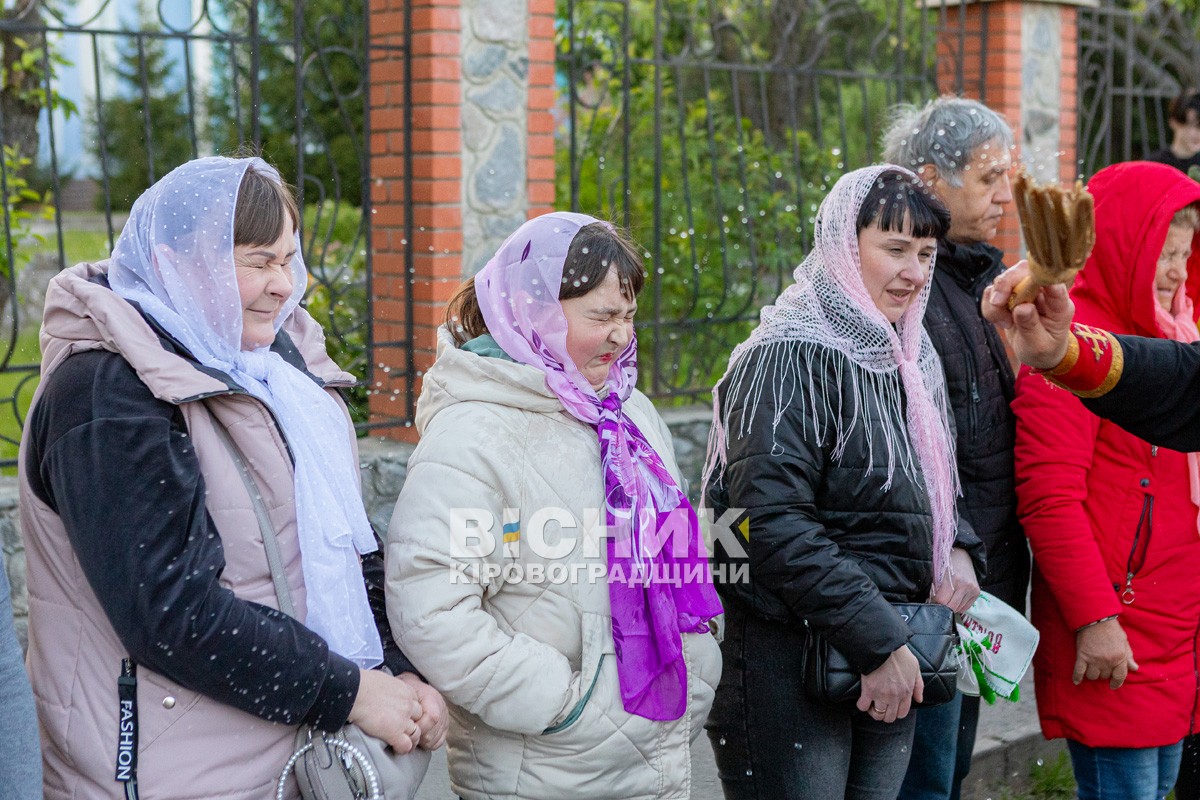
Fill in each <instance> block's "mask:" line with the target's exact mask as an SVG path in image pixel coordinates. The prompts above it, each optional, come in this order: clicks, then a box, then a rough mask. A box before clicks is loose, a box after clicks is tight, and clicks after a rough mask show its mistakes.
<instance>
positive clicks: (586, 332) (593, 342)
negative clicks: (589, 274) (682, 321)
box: [560, 267, 637, 389]
mask: <svg viewBox="0 0 1200 800" xmlns="http://www.w3.org/2000/svg"><path fill="white" fill-rule="evenodd" d="M560 302H561V304H562V310H563V314H565V315H566V317H567V354H568V355H569V356H571V360H572V361H574V362H575V366H576V367H577V368H578V369H579V371H580V372H581V373H583V377H584V378H586V379H587V382H588V383H589V384H591V387H592V388H593V389H600V388H602V387H603V386H604V382H605V381H606V380H607V379H608V371H609V370H610V369H611V368H612V364H613V361H614V360H615V359H616V357H617V356H618V355H619V354H620V353H621V351H622V350H624V349H625V346H626V345H627V344H629V340H630V338H632V336H633V315H634V313H635V312H636V311H637V301H636V300H627V299H625V297H624V295H622V294H621V282H620V278H619V277H618V275H617V270H616V269H615V268H611V267H610V268H609V270H608V274H607V275H605V276H604V280H603V281H601V282H600V284H599V285H598V286H597V287H596V288H595V289H593V290H592V291H590V292H588V293H587V294H585V295H581V296H580V297H572V298H570V299H568V300H562V301H560Z"/></svg>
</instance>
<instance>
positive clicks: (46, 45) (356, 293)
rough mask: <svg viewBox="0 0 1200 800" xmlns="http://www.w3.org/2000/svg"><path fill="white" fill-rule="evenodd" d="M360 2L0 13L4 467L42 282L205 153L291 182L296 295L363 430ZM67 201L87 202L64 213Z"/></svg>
mask: <svg viewBox="0 0 1200 800" xmlns="http://www.w3.org/2000/svg"><path fill="white" fill-rule="evenodd" d="M367 6H368V2H367V0H352V1H351V2H344V0H338V2H333V0H209V2H207V3H202V4H199V5H198V6H197V4H194V3H189V2H178V3H175V2H171V0H157V2H154V3H149V2H147V3H139V4H137V6H136V7H135V6H134V4H132V3H125V2H113V0H104V2H102V3H100V4H99V6H98V7H95V6H93V7H95V9H96V10H95V11H94V13H90V14H88V15H77V14H76V12H75V11H74V9H73V7H72V6H71V4H57V5H55V4H49V3H43V2H41V0H24V2H18V3H17V4H16V5H15V6H13V5H12V4H6V6H5V9H6V10H4V11H0V49H2V57H3V59H4V65H5V67H6V73H5V74H6V75H7V78H6V82H5V83H4V84H3V85H0V101H2V102H0V144H2V145H3V147H4V153H5V154H6V158H4V159H2V160H0V195H2V196H3V197H4V198H7V199H8V202H6V203H3V206H4V214H3V219H2V220H0V221H2V223H3V226H4V242H3V243H2V245H0V270H2V271H3V274H2V275H0V303H2V304H3V306H4V308H5V309H6V313H5V316H4V319H3V332H2V333H0V465H11V463H12V461H11V460H12V458H13V457H14V456H15V452H16V450H15V448H16V441H17V439H18V437H19V434H20V426H21V424H22V422H23V418H24V412H25V409H26V408H27V407H28V403H29V397H30V394H31V392H32V388H33V386H35V385H36V377H37V371H38V367H37V358H38V353H37V345H36V327H37V322H38V320H39V319H40V313H41V309H40V301H39V300H38V297H39V294H38V288H37V284H38V282H39V281H41V282H42V283H44V281H45V280H46V279H48V276H50V275H52V274H53V273H54V272H56V271H57V270H59V269H61V268H63V267H64V266H68V265H70V264H72V263H75V262H77V261H81V260H96V259H99V258H104V257H106V256H107V254H108V252H109V251H110V250H111V247H112V243H113V239H114V236H115V234H116V233H117V232H119V230H120V226H121V225H122V223H123V220H124V215H123V211H124V210H126V209H128V207H129V204H130V203H131V202H132V201H133V199H134V198H136V197H137V195H138V194H140V193H141V191H143V190H144V189H145V188H146V187H147V186H148V185H149V184H150V183H152V182H153V181H155V180H156V179H157V178H159V177H161V176H162V175H163V174H165V173H166V172H167V171H169V170H170V169H172V168H174V167H175V166H177V165H178V164H179V163H182V162H183V161H185V160H187V159H190V158H193V157H196V156H198V155H205V154H209V153H226V154H228V153H235V152H239V151H240V152H247V151H254V152H261V153H262V155H263V156H264V157H266V158H267V159H268V160H270V161H272V162H273V163H275V164H276V165H277V166H278V167H279V168H280V171H281V173H282V174H283V175H284V176H285V179H287V180H289V181H291V182H293V183H294V184H295V186H296V192H297V196H298V199H299V200H300V203H301V207H302V209H303V222H302V243H303V247H304V254H305V260H306V262H307V265H308V268H309V271H310V274H311V281H310V285H309V293H308V295H307V298H306V302H307V304H308V307H309V309H310V310H311V311H312V312H313V313H314V315H315V316H316V317H317V318H318V320H319V321H320V322H321V323H322V324H323V325H324V327H325V329H326V331H327V333H328V334H329V346H330V349H331V351H332V353H333V355H334V357H335V359H336V360H338V361H339V363H341V364H342V365H343V366H344V367H346V368H347V369H348V370H349V371H350V372H352V373H354V374H355V375H356V376H358V377H359V378H360V379H361V385H360V386H359V387H358V388H357V389H356V390H355V391H354V392H353V398H352V400H353V402H352V406H353V413H354V416H355V421H356V422H357V423H359V424H360V427H361V428H362V429H365V428H366V427H367V393H368V391H369V387H370V386H371V385H372V377H373V371H374V367H375V364H374V361H375V359H373V358H372V338H371V331H372V326H371V314H372V307H371V306H372V304H371V293H370V274H371V243H370V224H369V222H370V219H371V215H370V191H369V187H370V182H369V179H368V177H369V175H370V149H369V141H370V140H369V120H368V109H367V101H368V91H367V87H368V81H369V79H370V62H371V49H370V48H371V45H370V42H371V38H370V15H369V13H368V9H367ZM196 9H198V10H196ZM73 14H76V15H75V16H72V15H73ZM401 41H406V40H403V39H402V40H401ZM396 42H397V39H396V37H391V38H390V40H389V44H388V49H390V50H394V49H395V48H396V46H397V44H396ZM402 46H406V45H402ZM31 54H32V56H31ZM14 63H15V64H17V65H18V67H19V68H18V70H17V71H16V72H15V73H14V71H13V70H12V68H11V67H12V64H14ZM21 70H24V72H22V71H21ZM14 75H15V78H14ZM64 126H68V127H69V130H68V131H66V132H65V133H66V138H65V139H64ZM80 142H82V146H80ZM68 151H69V152H68ZM406 174H410V173H406ZM72 202H73V203H74V204H75V205H76V206H79V205H82V206H83V207H84V208H83V209H82V210H75V211H72V210H68V208H67V206H69V205H71V204H72ZM406 240H407V241H411V240H412V237H411V235H409V236H407V237H406ZM5 289H6V290H7V291H5ZM391 344H392V345H393V346H394V345H395V343H391ZM409 405H411V404H409ZM409 416H411V414H409ZM403 421H404V420H403V419H397V420H396V421H395V423H394V424H402V423H403Z"/></svg>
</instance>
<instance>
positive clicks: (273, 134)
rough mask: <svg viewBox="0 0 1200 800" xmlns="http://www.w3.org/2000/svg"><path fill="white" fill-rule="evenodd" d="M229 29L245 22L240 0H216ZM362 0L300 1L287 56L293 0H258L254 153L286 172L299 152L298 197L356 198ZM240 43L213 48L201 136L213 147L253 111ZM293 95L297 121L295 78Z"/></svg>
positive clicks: (230, 145) (237, 141)
mask: <svg viewBox="0 0 1200 800" xmlns="http://www.w3.org/2000/svg"><path fill="white" fill-rule="evenodd" d="M214 5H215V6H216V7H217V8H219V9H220V13H221V15H223V16H225V17H226V18H227V19H229V20H230V29H231V30H248V29H249V26H250V20H249V18H248V10H247V4H246V3H245V2H244V1H243V0H217V2H216V3H215V4H214ZM366 7H367V4H366V3H363V2H351V3H345V2H338V0H306V1H305V3H304V13H303V15H302V16H301V18H300V19H299V23H300V28H301V32H300V36H301V43H302V44H301V47H302V53H301V56H300V61H299V63H298V62H297V57H296V51H295V47H294V42H295V30H294V22H295V15H294V9H295V3H294V2H293V0H266V1H265V2H259V3H258V8H259V12H258V17H257V24H258V26H259V36H260V37H261V38H260V46H259V48H258V51H257V57H258V75H257V77H258V92H259V97H258V105H257V112H258V115H259V136H260V139H261V151H262V156H263V158H265V159H267V160H268V161H270V162H271V163H273V164H274V165H275V166H277V167H278V168H279V171H280V173H281V174H283V175H285V176H289V177H290V178H292V179H294V178H295V176H297V175H298V174H299V171H300V161H299V158H300V155H299V154H300V153H301V152H303V154H304V175H305V181H304V182H303V185H301V186H299V187H298V188H299V189H300V190H301V192H302V193H303V194H304V197H305V201H306V202H313V201H316V202H320V201H323V200H325V199H335V200H340V201H342V202H345V203H349V204H350V205H353V206H358V205H361V204H362V189H363V187H362V163H363V158H364V153H363V147H364V139H363V135H364V117H365V109H364V106H363V101H364V96H365V88H364V86H363V79H364V76H365V72H366V71H365V68H364V65H365V60H366V55H365V54H364V53H363V31H364V30H365V29H366V20H365V18H364V15H365V14H366ZM251 66H252V62H251V58H250V51H249V48H248V47H246V46H245V45H244V44H243V43H234V44H231V45H226V46H218V47H216V48H214V53H213V67H214V70H213V75H214V92H213V97H212V100H211V102H210V105H209V115H210V125H209V136H210V138H211V140H212V143H213V146H214V147H215V149H216V151H217V152H219V153H222V152H233V151H235V150H237V149H238V148H239V147H240V146H241V145H242V144H244V143H246V142H250V141H252V138H253V126H252V124H251V121H250V117H249V115H250V114H251V113H253V111H254V110H255V105H254V97H253V92H252V90H251V86H252V81H251ZM297 70H299V71H300V73H301V78H302V83H303V95H302V98H301V106H300V108H299V111H300V113H301V114H302V116H303V122H302V124H301V125H300V127H297V110H298V109H297V106H296V102H297V99H296V76H297Z"/></svg>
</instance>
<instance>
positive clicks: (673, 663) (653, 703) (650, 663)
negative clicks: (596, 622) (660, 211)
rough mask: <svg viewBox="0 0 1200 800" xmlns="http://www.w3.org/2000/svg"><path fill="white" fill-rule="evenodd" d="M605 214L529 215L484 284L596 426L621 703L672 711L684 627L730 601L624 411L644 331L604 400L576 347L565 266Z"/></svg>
mask: <svg viewBox="0 0 1200 800" xmlns="http://www.w3.org/2000/svg"><path fill="white" fill-rule="evenodd" d="M595 222H598V220H596V219H594V218H592V217H589V216H586V215H584V214H571V213H567V212H556V213H553V214H546V215H543V216H540V217H537V218H536V219H532V220H530V221H528V222H526V223H525V224H524V225H522V226H521V227H520V228H518V229H517V231H516V232H515V233H513V235H512V236H510V237H508V240H507V241H505V242H504V244H503V245H501V246H500V249H499V250H498V251H497V252H496V255H495V256H493V257H492V260H491V261H489V262H488V263H487V266H485V267H484V268H483V269H482V270H481V271H480V272H479V274H478V275H477V276H476V277H475V293H476V295H477V297H478V298H479V307H480V309H481V311H482V312H483V319H484V322H486V323H487V328H488V332H489V333H490V334H491V335H492V338H494V339H495V340H496V342H497V344H499V345H500V347H501V349H503V350H504V352H505V353H507V354H508V355H509V356H510V357H512V358H513V359H515V360H516V361H518V362H520V363H522V364H527V365H529V366H531V367H536V368H538V369H540V370H541V371H542V372H543V373H545V375H546V385H547V386H548V387H549V388H550V390H551V391H552V392H554V394H555V395H557V396H558V398H559V400H561V401H562V404H563V407H564V408H565V409H566V410H567V412H568V413H570V414H571V415H572V416H573V417H575V418H576V419H579V420H581V421H582V422H586V423H588V424H589V425H594V426H595V427H596V434H597V436H598V438H599V442H600V461H601V466H602V468H603V470H604V493H605V524H606V525H607V526H608V531H609V536H608V570H609V573H608V575H609V580H608V589H609V598H610V600H611V603H612V625H613V642H614V643H615V645H616V654H617V674H618V676H619V678H620V683H621V700H622V702H623V703H624V706H625V710H626V711H628V712H629V713H630V714H636V715H638V716H641V717H645V718H647V719H653V720H674V719H679V718H680V717H681V716H683V713H684V711H686V710H687V701H688V690H687V670H686V666H685V664H684V660H683V648H682V641H681V637H680V634H681V633H695V632H702V631H705V630H706V629H707V627H706V626H707V624H708V620H710V619H711V618H713V617H715V616H717V615H718V614H720V613H721V604H720V601H719V600H718V599H717V595H716V592H715V591H714V589H713V586H712V576H711V573H710V572H709V570H708V568H707V567H708V565H707V560H706V556H705V553H704V549H703V545H702V544H701V540H700V525H699V522H698V520H697V518H696V512H695V509H693V508H692V505H691V503H689V502H688V499H687V497H685V496H684V494H683V492H681V491H680V490H679V486H678V485H677V484H676V483H675V481H674V479H673V478H672V477H671V474H670V473H669V472H668V471H667V469H666V467H665V466H664V465H663V462H662V459H661V458H659V456H658V453H656V452H655V451H654V448H653V447H651V446H650V444H649V442H647V441H646V437H645V436H644V435H642V432H641V431H639V430H638V428H637V426H636V425H634V424H633V422H632V421H631V420H630V419H629V418H628V417H626V416H625V414H624V413H623V411H622V408H621V404H622V402H624V401H625V400H627V399H628V398H629V394H630V392H632V391H633V386H634V383H635V381H636V380H637V340H636V338H634V337H631V338H630V341H629V344H628V346H626V348H625V349H624V350H623V351H622V352H621V353H620V354H619V355H618V356H617V358H616V359H614V361H613V365H612V367H611V368H610V369H609V373H608V380H607V381H606V387H607V392H606V393H604V395H605V396H604V398H603V400H602V399H601V397H600V395H599V394H598V393H597V392H596V390H595V389H593V388H592V387H591V385H590V384H589V383H588V381H587V379H586V378H584V377H583V374H582V373H581V372H580V371H579V369H578V368H577V367H576V365H575V363H574V362H573V361H572V360H571V358H570V356H569V355H568V353H567V318H566V316H565V315H564V314H563V310H562V305H561V304H560V303H559V301H558V293H559V287H560V286H561V285H562V279H563V265H564V263H565V262H566V259H567V252H568V250H569V248H570V246H571V240H572V239H574V238H575V234H576V233H578V232H579V229H580V228H582V227H584V226H585V225H590V224H592V223H595ZM680 523H685V524H680ZM664 538H665V539H666V541H665V542H663V541H661V540H662V539H664ZM680 576H699V577H700V580H698V581H690V580H684V581H680V580H673V579H677V578H679V577H680ZM663 577H665V578H666V580H663V579H661V578H663Z"/></svg>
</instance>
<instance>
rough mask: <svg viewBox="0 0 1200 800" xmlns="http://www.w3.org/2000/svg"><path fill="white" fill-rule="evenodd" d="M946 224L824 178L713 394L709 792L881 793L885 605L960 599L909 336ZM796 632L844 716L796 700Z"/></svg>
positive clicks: (917, 684) (940, 438)
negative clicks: (794, 257) (826, 184)
mask: <svg viewBox="0 0 1200 800" xmlns="http://www.w3.org/2000/svg"><path fill="white" fill-rule="evenodd" d="M948 225H949V214H948V212H947V211H946V209H945V208H944V206H942V204H941V203H940V202H939V201H938V200H937V199H936V198H934V197H933V196H932V195H931V194H930V193H929V192H928V191H926V189H925V187H924V186H923V185H922V184H921V183H920V181H919V179H918V178H917V177H916V176H915V175H913V174H912V173H911V172H909V171H907V170H904V169H900V168H898V167H890V166H882V167H869V168H867V169H861V170H857V171H855V172H851V173H849V174H847V175H845V176H844V177H842V178H841V179H840V180H839V181H838V182H837V184H836V185H835V186H834V187H833V189H832V190H831V192H830V194H829V196H828V197H827V198H826V199H825V201H824V203H822V205H821V208H820V210H819V211H818V213H817V220H816V228H815V232H816V235H815V242H814V246H813V250H812V252H811V253H810V254H809V255H808V257H807V258H806V259H805V260H804V262H803V263H802V264H801V265H800V266H799V267H798V268H797V269H796V272H795V283H794V284H792V285H791V286H789V287H788V288H787V289H785V290H784V291H783V293H782V294H781V295H780V296H779V298H778V299H777V300H776V301H775V303H774V305H770V306H767V307H766V308H764V309H763V311H762V317H761V322H760V323H759V326H758V327H757V328H756V329H755V330H754V331H753V333H751V334H750V338H749V339H748V340H747V341H745V342H744V343H742V344H741V345H739V346H738V347H737V348H736V349H735V350H734V351H733V355H732V357H731V358H730V364H729V369H728V372H727V373H726V374H725V377H724V378H723V379H722V380H721V382H720V384H719V385H718V387H717V389H716V390H715V393H714V394H715V398H716V412H715V419H714V427H713V435H712V438H711V440H710V447H709V465H708V468H707V471H706V488H707V495H706V496H707V499H708V501H709V502H710V504H711V505H712V506H713V509H714V511H715V512H716V513H717V514H718V515H719V516H726V512H727V511H730V510H732V511H733V513H734V514H738V515H740V517H739V521H738V523H737V524H736V525H735V527H736V528H737V529H738V531H739V532H740V533H741V537H740V538H730V539H726V540H718V542H717V544H716V547H715V549H716V552H715V553H714V555H715V556H716V558H717V559H718V560H719V561H723V562H724V567H725V569H724V570H723V574H724V575H725V576H726V578H729V577H730V576H737V575H739V574H741V575H745V576H746V577H745V578H744V579H741V580H727V581H726V582H723V583H722V584H721V585H720V586H719V587H718V588H719V589H720V591H721V594H722V600H723V601H724V602H725V608H726V634H725V640H724V641H723V642H722V645H721V648H722V653H723V655H724V657H725V664H726V673H725V677H724V678H723V679H722V684H721V687H720V688H719V690H718V692H717V699H716V703H715V704H714V708H713V713H712V715H711V717H710V719H709V731H710V736H711V737H712V740H713V746H714V750H715V751H716V756H717V764H718V767H719V770H720V775H721V780H722V783H723V785H724V790H725V796H726V798H760V797H770V798H773V799H777V800H787V799H788V798H796V799H797V800H799V798H805V800H823V799H824V798H828V800H834V798H836V800H842V798H861V799H865V798H873V799H875V798H878V799H879V800H883V799H885V798H895V797H896V794H897V792H898V791H899V789H900V784H901V781H902V780H903V777H904V772H905V767H906V765H907V763H908V752H909V749H910V745H911V743H912V736H913V719H914V718H913V717H912V716H910V715H909V713H908V712H909V710H910V708H911V707H912V705H913V704H914V703H916V702H921V701H922V700H923V698H924V687H923V684H922V680H921V675H920V670H919V668H918V662H917V659H916V657H915V656H914V655H913V653H912V652H910V650H909V649H908V647H907V646H906V645H907V642H908V640H909V638H910V637H911V635H912V631H911V629H910V628H909V626H908V623H907V621H906V620H905V619H903V618H902V617H901V615H900V614H899V613H898V612H897V610H896V609H895V608H893V606H892V603H899V602H904V603H912V602H917V603H920V602H924V601H926V600H928V599H930V597H931V595H932V596H933V597H934V598H935V599H936V600H937V601H938V602H941V603H943V604H944V605H947V606H950V607H951V608H953V609H954V610H956V611H962V610H966V608H967V607H969V606H970V605H971V603H972V602H974V599H975V596H976V595H977V594H978V584H977V582H976V578H975V574H974V568H973V567H972V566H971V563H972V562H971V558H970V557H969V555H968V550H970V549H976V550H978V549H979V542H978V539H977V538H976V537H975V535H974V533H973V532H971V531H970V530H969V527H967V526H965V524H960V522H959V519H958V515H957V513H956V496H957V494H958V478H957V471H956V469H955V454H954V444H953V443H954V437H953V435H952V433H951V429H950V421H949V420H950V417H948V415H947V413H946V387H945V379H944V377H943V374H942V367H941V363H940V361H939V360H938V357H937V354H936V352H935V351H934V348H933V344H932V343H931V342H930V340H929V337H928V335H927V334H926V333H925V330H924V327H923V326H922V317H923V315H924V312H925V305H926V301H927V298H928V296H929V292H930V287H931V286H932V281H930V276H931V274H932V269H933V265H934V259H935V256H936V252H937V240H938V239H939V238H940V237H942V236H943V235H945V233H946V230H947V227H948ZM739 567H741V568H742V569H741V571H740V572H739V569H738V568H739ZM956 572H957V573H958V574H954V573H956ZM807 632H812V633H814V634H819V635H821V636H823V637H825V639H826V640H827V641H828V642H829V644H830V645H832V646H833V647H834V648H836V649H837V650H838V651H839V652H840V653H842V654H843V655H844V656H845V657H846V659H847V660H848V661H849V663H850V665H851V667H853V668H854V670H855V671H856V672H858V673H860V674H861V676H862V693H861V697H859V698H858V700H857V704H855V703H854V702H850V703H848V704H846V705H838V706H826V705H821V704H819V703H817V702H814V701H813V700H810V699H809V695H808V693H807V692H806V689H811V687H806V686H805V685H804V681H805V677H804V671H803V663H802V659H801V655H802V653H803V651H804V643H805V637H806V633H807Z"/></svg>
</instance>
